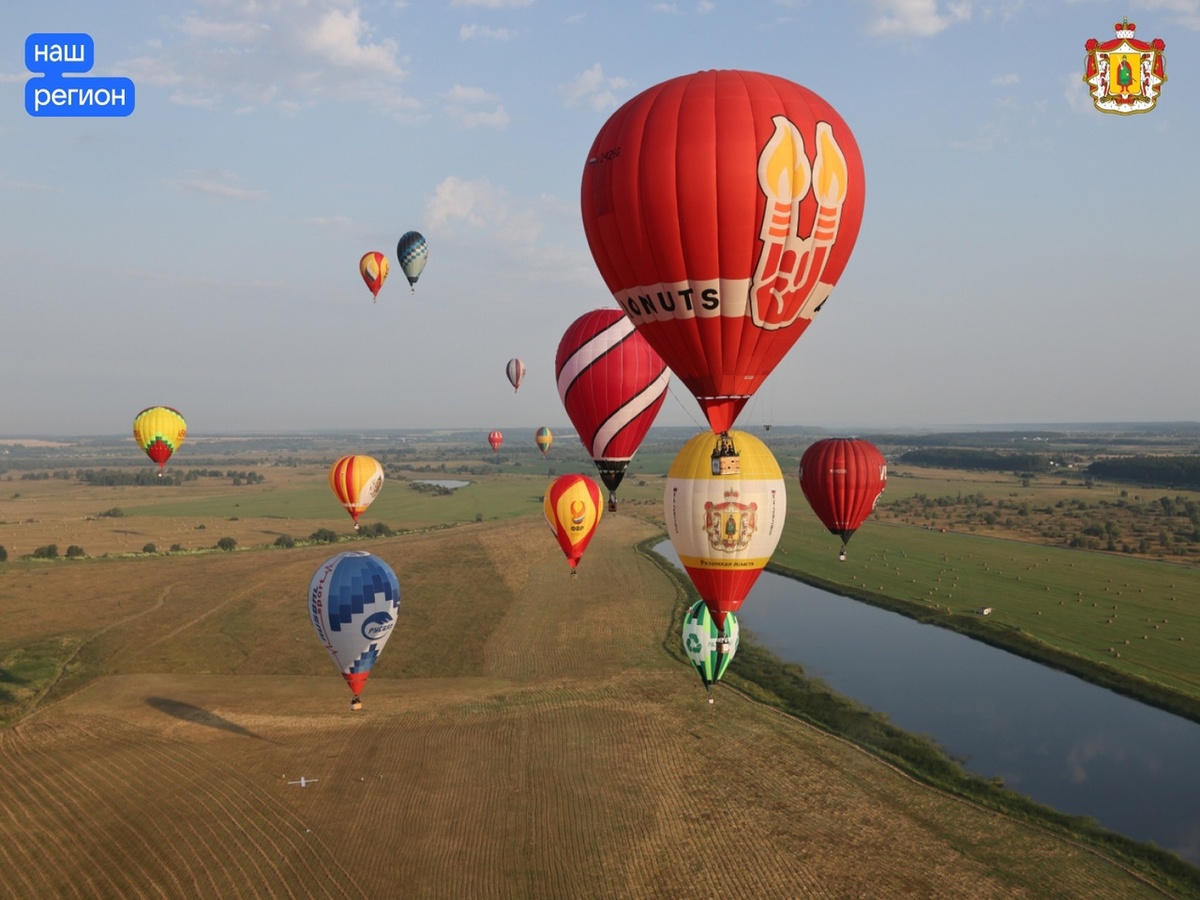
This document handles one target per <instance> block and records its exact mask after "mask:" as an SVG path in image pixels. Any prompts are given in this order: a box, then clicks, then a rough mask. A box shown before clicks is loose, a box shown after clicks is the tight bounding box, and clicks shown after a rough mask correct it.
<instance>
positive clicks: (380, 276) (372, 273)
mask: <svg viewBox="0 0 1200 900" xmlns="http://www.w3.org/2000/svg"><path fill="white" fill-rule="evenodd" d="M358 273H359V274H360V275H362V279H363V281H365V282H366V284H367V287H368V288H369V289H370V291H371V296H372V297H378V296H379V289H380V288H381V287H383V283H384V282H385V281H386V280H387V277H388V261H387V257H386V256H384V255H383V254H382V253H380V252H379V251H377V250H372V251H371V252H370V253H366V254H364V255H363V258H362V259H360V260H359V261H358Z"/></svg>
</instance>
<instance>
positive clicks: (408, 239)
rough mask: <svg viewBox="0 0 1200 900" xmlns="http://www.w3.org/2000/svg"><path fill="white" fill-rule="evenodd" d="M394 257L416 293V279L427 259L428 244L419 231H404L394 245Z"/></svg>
mask: <svg viewBox="0 0 1200 900" xmlns="http://www.w3.org/2000/svg"><path fill="white" fill-rule="evenodd" d="M396 256H397V258H398V259H399V260H400V270H401V271H402V272H404V277H405V278H407V279H408V283H409V284H410V285H411V286H412V289H413V291H414V292H416V289H417V288H416V285H417V279H418V278H420V277H421V273H422V272H423V271H424V270H425V263H426V261H427V260H428V259H429V244H428V243H426V241H425V238H424V236H423V235H422V234H421V233H420V232H419V231H406V232H405V233H404V234H403V235H401V237H400V240H399V242H398V243H397V244H396Z"/></svg>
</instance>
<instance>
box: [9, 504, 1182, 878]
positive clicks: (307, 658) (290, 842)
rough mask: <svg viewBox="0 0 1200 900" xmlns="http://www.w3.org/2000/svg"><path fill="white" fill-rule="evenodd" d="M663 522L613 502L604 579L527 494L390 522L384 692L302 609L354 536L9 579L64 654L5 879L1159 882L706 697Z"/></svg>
mask: <svg viewBox="0 0 1200 900" xmlns="http://www.w3.org/2000/svg"><path fill="white" fill-rule="evenodd" d="M648 533H649V527H648V526H647V525H646V524H644V523H643V522H640V521H638V520H637V519H635V518H633V517H630V516H625V515H615V516H611V517H606V518H605V520H604V521H603V522H602V524H601V528H600V531H599V532H598V534H597V537H596V539H595V540H594V541H593V544H592V546H591V547H590V548H589V550H588V552H587V554H586V556H585V557H584V560H583V562H582V563H581V565H580V574H579V576H578V577H577V578H570V577H568V575H567V566H566V563H565V561H564V560H563V558H562V556H561V554H560V553H559V551H558V548H557V547H556V546H555V545H554V542H553V540H552V539H550V537H549V535H548V533H547V530H546V526H545V523H544V522H542V521H540V520H539V519H538V518H537V517H532V516H531V517H525V518H522V519H518V520H514V521H512V522H508V523H495V524H494V523H486V524H480V525H468V526H463V527H460V528H457V529H454V530H451V531H446V532H439V533H435V534H429V535H420V536H410V537H404V538H391V539H381V540H379V541H377V542H372V544H371V547H370V549H371V550H372V552H376V553H377V554H378V555H380V556H381V557H382V558H384V559H386V560H387V561H388V562H389V563H390V564H391V565H392V566H393V568H395V569H396V571H397V574H398V575H399V577H400V580H401V584H402V586H403V591H404V598H403V600H402V605H401V612H400V619H401V627H402V630H400V631H397V633H395V634H394V635H393V636H392V638H391V641H390V643H389V644H388V646H387V648H386V650H385V652H384V655H383V657H382V658H381V661H380V663H379V666H378V667H377V669H376V671H375V673H374V674H373V675H372V678H371V681H370V682H369V683H368V685H367V689H366V691H365V693H364V701H365V707H364V710H363V711H362V712H361V713H351V712H350V711H349V709H348V704H347V701H348V697H349V692H348V691H347V690H346V688H345V685H344V684H343V683H342V681H341V679H340V678H339V677H338V676H337V674H336V672H335V671H334V669H333V666H332V664H331V663H330V662H329V660H328V659H327V658H325V657H324V655H323V651H321V649H320V647H319V646H318V645H317V643H316V640H315V638H314V637H313V635H312V633H311V628H310V626H309V624H308V622H307V620H306V618H305V615H304V593H305V589H306V587H307V583H308V579H309V577H310V576H311V573H312V572H313V571H314V570H315V568H316V567H317V565H318V564H319V562H320V561H321V560H322V559H324V558H325V557H326V556H328V555H330V553H331V549H330V548H328V547H325V548H321V547H314V548H298V549H295V550H290V551H256V552H253V553H233V554H213V555H209V556H198V557H177V558H157V559H112V560H88V561H81V562H79V563H71V564H68V563H66V562H63V563H59V564H54V565H47V566H44V567H41V568H30V569H28V570H24V571H22V572H20V573H18V574H15V575H14V574H11V573H10V574H7V575H5V576H3V578H0V598H3V600H2V602H3V604H4V607H5V622H6V633H5V635H4V637H3V642H4V644H5V645H7V646H12V645H13V644H15V643H28V644H30V645H34V644H39V643H47V642H53V641H54V640H62V641H66V642H67V644H65V645H64V646H65V647H67V649H65V650H64V651H63V656H62V658H61V677H60V678H59V679H58V680H57V681H56V682H55V683H54V685H53V686H51V687H50V689H49V690H48V692H47V693H46V694H45V696H44V697H43V698H42V699H41V700H40V702H39V703H38V705H37V707H36V709H34V710H33V711H32V712H31V713H28V714H27V715H25V716H24V717H23V718H22V719H21V720H20V721H19V722H18V723H17V724H15V725H13V726H10V727H8V728H6V729H4V730H0V772H2V773H4V776H3V777H0V896H13V897H87V898H91V897H123V898H124V897H223V898H224V897H339V898H340V897H372V898H374V897H401V896H402V897H453V898H462V897H472V898H477V897H566V896H572V897H655V898H657V897H693V896H712V897H781V898H783V897H788V898H790V897H897V896H911V897H922V898H924V897H954V898H961V897H1000V896H1003V897H1047V896H1055V897H1089V898H1091V897H1112V898H1129V897H1138V896H1161V893H1159V892H1157V891H1156V890H1154V889H1153V888H1152V886H1149V885H1147V884H1145V883H1144V882H1142V881H1140V880H1138V879H1136V878H1134V877H1133V876H1131V875H1129V874H1128V873H1126V872H1124V871H1123V870H1121V869H1120V868H1118V867H1116V866H1114V865H1112V864H1111V863H1109V862H1108V861H1106V860H1104V859H1102V858H1100V857H1098V856H1096V855H1094V854H1092V853H1090V852H1087V851H1085V850H1083V849H1081V848H1079V847H1076V846H1074V845H1072V844H1071V843H1069V842H1067V841H1064V840H1062V839H1059V838H1057V837H1053V836H1048V835H1046V834H1044V833H1042V832H1040V831H1038V830H1036V829H1033V828H1030V827H1028V826H1026V825H1023V824H1020V823H1017V822H1014V821H1011V820H1008V819H1006V818H1004V817H1001V816H998V815H995V814H992V813H988V812H984V811H980V810H977V809H975V808H973V807H971V806H969V805H967V804H965V803H963V802H961V801H958V800H955V799H952V798H949V797H946V796H943V795H941V794H939V793H937V792H935V791H932V790H929V789H928V788H925V787H923V786H921V785H918V784H916V783H914V782H912V781H911V780H909V779H908V778H907V777H905V776H903V775H901V774H899V773H897V772H896V771H894V770H892V769H891V768H889V767H888V766H886V765H883V764H881V763H880V762H878V761H876V760H875V759H873V758H871V757H869V756H867V755H865V754H864V753H862V752H861V751H858V750H857V749H855V748H853V747H852V746H850V745H847V744H845V743H843V742H842V741H839V740H837V739H833V738H830V737H828V736H826V735H824V734H823V733H820V732H818V731H816V730H814V729H812V728H810V727H808V726H806V725H803V724H801V723H798V722H796V721H793V720H791V719H787V718H785V717H783V716H781V715H779V714H777V713H775V712H773V711H771V710H768V709H765V708H762V707H759V706H757V705H755V704H753V703H751V702H749V701H747V700H744V699H742V698H741V697H740V696H738V695H737V694H734V693H733V692H731V691H727V690H726V691H722V690H720V689H718V695H717V702H716V703H715V704H713V705H709V704H708V703H706V702H705V694H704V690H703V688H702V687H701V686H700V683H699V680H698V679H697V678H696V677H695V675H694V674H693V673H692V672H691V671H690V670H689V669H687V668H686V667H685V666H683V665H681V664H680V663H678V662H676V661H675V660H674V659H672V658H671V657H670V656H669V655H667V654H666V653H665V652H664V650H663V647H662V643H663V640H664V638H665V636H666V631H667V628H668V625H669V623H670V620H671V611H672V609H673V607H674V605H675V603H676V597H675V593H674V590H675V589H674V587H673V586H672V583H671V582H670V580H669V579H668V578H666V577H665V576H663V575H661V574H660V573H659V572H658V570H657V568H656V567H655V565H654V564H653V563H652V562H650V561H648V560H646V559H643V558H641V557H638V556H637V555H636V554H635V553H634V552H633V551H632V549H631V548H632V547H633V545H634V543H635V542H636V541H637V540H638V539H640V538H642V537H645V536H646V535H647V534H648ZM81 579H82V580H81ZM72 591H74V593H72ZM8 623H12V624H11V625H9V624H8ZM102 673H107V674H102ZM6 687H11V688H12V689H13V690H14V691H17V690H19V687H20V686H19V685H7V686H6ZM25 699H26V700H29V698H25ZM300 776H305V777H306V778H309V779H318V780H317V781H316V782H315V783H310V784H308V785H307V786H305V787H301V786H300V785H289V784H288V782H289V781H292V780H297V779H299V777H300Z"/></svg>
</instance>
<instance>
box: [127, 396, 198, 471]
mask: <svg viewBox="0 0 1200 900" xmlns="http://www.w3.org/2000/svg"><path fill="white" fill-rule="evenodd" d="M185 437H187V422H185V421H184V420H183V415H182V414H181V413H180V412H179V410H177V409H172V408H171V407H169V406H149V407H147V408H146V409H143V410H142V411H141V412H140V413H138V414H137V415H136V416H134V418H133V439H134V440H135V441H137V443H138V446H139V447H141V448H142V451H143V452H144V453H145V454H146V455H147V456H149V457H150V458H151V459H152V460H154V462H156V463H158V474H159V475H160V476H161V475H162V470H163V467H164V466H166V464H167V460H168V459H170V458H171V455H172V454H173V453H174V452H175V451H176V450H178V449H179V445H180V444H182V443H183V439H184V438H185Z"/></svg>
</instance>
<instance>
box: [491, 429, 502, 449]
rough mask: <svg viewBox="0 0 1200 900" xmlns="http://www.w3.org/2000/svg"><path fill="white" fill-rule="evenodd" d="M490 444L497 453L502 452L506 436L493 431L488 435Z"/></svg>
mask: <svg viewBox="0 0 1200 900" xmlns="http://www.w3.org/2000/svg"><path fill="white" fill-rule="evenodd" d="M488 443H489V444H490V445H491V447H492V449H493V450H495V451H496V452H497V453H499V452H500V445H501V444H503V443H504V435H503V434H501V433H500V432H499V431H493V432H491V433H489V434H488Z"/></svg>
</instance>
